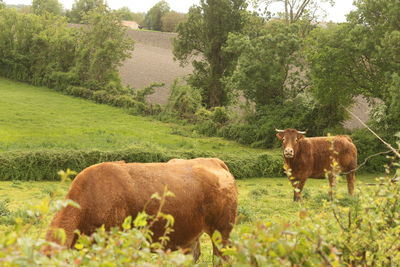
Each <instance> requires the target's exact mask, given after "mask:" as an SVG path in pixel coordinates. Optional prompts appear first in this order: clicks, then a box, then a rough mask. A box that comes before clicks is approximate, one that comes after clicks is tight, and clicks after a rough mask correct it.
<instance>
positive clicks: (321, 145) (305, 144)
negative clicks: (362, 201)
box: [276, 129, 357, 201]
mask: <svg viewBox="0 0 400 267" xmlns="http://www.w3.org/2000/svg"><path fill="white" fill-rule="evenodd" d="M276 131H277V134H276V136H277V137H278V138H279V139H280V140H282V143H283V156H284V159H285V164H286V166H287V167H288V168H289V173H290V177H292V179H290V181H291V183H292V185H293V187H294V188H295V190H294V200H295V201H299V200H300V199H301V191H302V190H303V187H304V184H305V182H306V180H307V178H309V177H312V178H323V177H325V174H326V173H328V178H329V185H330V187H331V190H330V196H331V198H332V186H333V185H334V183H335V175H333V174H332V173H329V172H330V171H332V167H331V165H332V162H333V159H334V160H335V161H336V162H337V163H338V167H339V168H340V171H341V172H345V173H347V174H346V176H347V189H348V192H349V194H350V195H352V194H353V192H354V181H355V169H356V167H357V148H356V146H355V145H354V144H353V142H352V140H351V138H350V137H348V136H344V135H339V136H331V137H311V138H306V137H304V134H305V132H300V131H297V130H295V129H286V130H276Z"/></svg>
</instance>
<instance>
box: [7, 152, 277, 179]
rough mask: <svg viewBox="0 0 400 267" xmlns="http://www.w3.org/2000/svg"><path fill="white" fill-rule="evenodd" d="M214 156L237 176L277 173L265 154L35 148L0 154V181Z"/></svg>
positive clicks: (272, 160)
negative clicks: (112, 165) (119, 163)
mask: <svg viewBox="0 0 400 267" xmlns="http://www.w3.org/2000/svg"><path fill="white" fill-rule="evenodd" d="M197 157H218V158H220V159H222V160H224V161H225V162H226V163H227V165H228V166H229V168H230V170H231V172H232V173H233V175H234V176H235V177H236V178H238V179H242V178H250V177H273V176H281V175H282V174H283V172H282V165H283V162H282V158H281V156H278V155H271V154H268V153H263V154H255V155H246V156H237V155H232V154H218V153H213V152H198V151H194V150H187V151H168V150H164V149H161V148H157V147H144V146H143V147H140V146H137V147H129V148H127V149H122V150H114V151H100V150H38V151H23V152H4V153H0V180H3V181H4V180H24V181H28V180H34V181H42V180H57V179H58V176H57V171H58V170H61V169H67V168H70V169H73V170H75V171H78V172H79V171H81V170H83V169H84V168H86V167H88V166H90V165H93V164H96V163H100V162H106V161H119V160H124V161H125V162H143V163H145V162H167V161H168V160H170V159H173V158H184V159H190V158H197Z"/></svg>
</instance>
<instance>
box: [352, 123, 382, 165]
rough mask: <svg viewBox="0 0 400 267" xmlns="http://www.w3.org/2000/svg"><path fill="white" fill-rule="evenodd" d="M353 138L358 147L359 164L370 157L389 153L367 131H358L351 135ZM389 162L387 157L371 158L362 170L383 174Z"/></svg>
mask: <svg viewBox="0 0 400 267" xmlns="http://www.w3.org/2000/svg"><path fill="white" fill-rule="evenodd" d="M351 138H352V139H353V142H354V144H355V145H356V147H357V152H358V164H362V163H363V162H364V161H365V160H366V159H367V157H369V156H372V155H374V154H376V153H379V152H384V151H388V148H387V147H385V145H383V144H382V142H381V141H379V140H378V139H377V138H376V137H375V136H374V135H372V133H370V132H369V131H368V130H367V129H360V130H356V131H355V132H353V134H352V135H351ZM388 162H389V160H388V159H387V158H386V155H377V156H374V157H371V158H369V159H368V160H367V161H366V164H365V165H364V166H362V167H361V168H360V170H361V171H364V172H372V173H382V172H384V171H385V168H384V165H385V164H387V163H388Z"/></svg>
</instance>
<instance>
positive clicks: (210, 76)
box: [174, 0, 247, 107]
mask: <svg viewBox="0 0 400 267" xmlns="http://www.w3.org/2000/svg"><path fill="white" fill-rule="evenodd" d="M246 7H247V5H246V1H245V0H201V1H200V6H193V7H191V8H190V10H189V13H188V19H187V21H186V22H184V23H181V24H179V26H178V29H177V32H178V37H177V38H176V39H175V41H174V56H175V58H176V59H177V60H179V61H180V62H181V64H187V63H188V62H189V61H190V60H191V59H193V58H194V60H193V62H192V64H193V67H194V72H193V74H192V75H191V76H190V78H189V83H190V84H191V85H192V86H193V87H194V88H197V89H200V90H201V93H202V97H203V101H204V104H205V105H206V106H207V107H216V106H223V105H227V104H228V103H229V91H228V89H227V87H225V86H224V84H223V81H222V80H223V79H224V77H227V76H228V75H229V74H230V73H231V72H232V70H233V68H234V64H235V60H236V58H237V56H236V55H235V54H234V53H232V52H229V51H225V50H223V49H222V48H223V46H224V45H225V44H226V41H227V39H228V34H229V33H235V32H240V31H241V30H242V29H243V27H244V20H245V14H246V11H245V10H246Z"/></svg>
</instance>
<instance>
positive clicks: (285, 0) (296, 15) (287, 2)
mask: <svg viewBox="0 0 400 267" xmlns="http://www.w3.org/2000/svg"><path fill="white" fill-rule="evenodd" d="M251 2H252V3H253V5H255V6H259V5H260V4H261V3H263V4H265V5H266V9H268V8H269V5H270V4H272V3H280V4H281V5H282V8H283V10H284V11H283V12H282V13H280V15H281V16H282V18H284V19H285V21H286V23H295V22H297V21H299V20H302V19H306V20H309V21H313V20H315V19H316V18H317V17H318V15H319V14H318V13H321V11H322V8H321V3H330V4H331V5H333V4H334V2H335V1H334V0H252V1H251Z"/></svg>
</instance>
